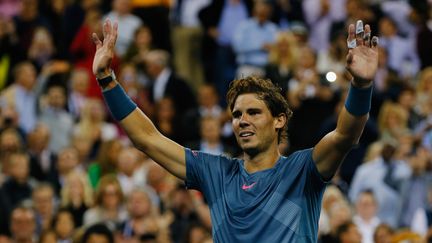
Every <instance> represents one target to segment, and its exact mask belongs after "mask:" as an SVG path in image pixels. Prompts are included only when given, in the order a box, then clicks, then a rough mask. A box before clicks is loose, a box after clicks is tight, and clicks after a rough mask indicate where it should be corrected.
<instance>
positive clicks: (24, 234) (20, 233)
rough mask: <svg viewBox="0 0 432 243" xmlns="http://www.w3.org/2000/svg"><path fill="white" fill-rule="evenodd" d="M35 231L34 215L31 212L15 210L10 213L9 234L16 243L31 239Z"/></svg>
mask: <svg viewBox="0 0 432 243" xmlns="http://www.w3.org/2000/svg"><path fill="white" fill-rule="evenodd" d="M35 230H36V222H35V215H34V213H33V212H32V211H31V210H26V209H16V210H14V211H13V212H12V218H11V233H12V235H13V237H14V238H15V239H16V240H17V241H18V240H25V239H31V238H32V237H33V234H34V232H35Z"/></svg>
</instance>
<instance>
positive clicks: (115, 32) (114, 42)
mask: <svg viewBox="0 0 432 243" xmlns="http://www.w3.org/2000/svg"><path fill="white" fill-rule="evenodd" d="M117 35H118V23H117V22H115V23H114V25H113V30H112V35H111V36H112V38H113V41H112V42H113V46H115V44H116V42H117Z"/></svg>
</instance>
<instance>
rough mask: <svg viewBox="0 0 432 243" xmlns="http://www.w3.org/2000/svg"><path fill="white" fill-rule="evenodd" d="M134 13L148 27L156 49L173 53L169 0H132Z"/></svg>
mask: <svg viewBox="0 0 432 243" xmlns="http://www.w3.org/2000/svg"><path fill="white" fill-rule="evenodd" d="M131 3H132V8H133V13H134V14H136V15H137V16H139V17H140V18H141V20H142V21H143V22H144V23H145V24H147V25H148V27H149V29H150V31H151V34H152V36H153V39H154V44H155V47H156V48H159V49H163V50H166V51H169V52H170V51H171V31H170V30H171V28H170V22H169V17H170V16H169V14H170V7H171V4H172V2H171V1H169V0H161V1H154V0H150V1H149V0H132V1H131Z"/></svg>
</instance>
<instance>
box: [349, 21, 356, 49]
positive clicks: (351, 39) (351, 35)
mask: <svg viewBox="0 0 432 243" xmlns="http://www.w3.org/2000/svg"><path fill="white" fill-rule="evenodd" d="M356 44H357V43H356V39H355V28H354V25H353V24H350V25H349V26H348V38H347V46H348V49H353V48H355V47H356Z"/></svg>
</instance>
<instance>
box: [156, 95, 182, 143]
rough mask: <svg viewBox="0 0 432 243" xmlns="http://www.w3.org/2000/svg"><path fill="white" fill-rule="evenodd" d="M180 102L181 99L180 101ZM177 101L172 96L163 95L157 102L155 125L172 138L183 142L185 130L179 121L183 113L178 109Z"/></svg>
mask: <svg viewBox="0 0 432 243" xmlns="http://www.w3.org/2000/svg"><path fill="white" fill-rule="evenodd" d="M178 102H180V101H178ZM175 104H176V101H175V100H173V99H172V98H171V97H169V96H167V97H163V98H162V99H160V100H159V101H157V102H156V104H155V115H154V116H155V117H154V122H155V126H156V127H157V128H158V129H159V131H160V132H161V133H162V134H164V135H165V136H167V137H169V138H170V139H172V140H174V141H176V142H178V143H181V142H183V139H184V137H183V131H182V129H181V124H180V122H179V117H178V116H180V115H181V114H182V113H180V112H179V111H178V110H176V106H175Z"/></svg>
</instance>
